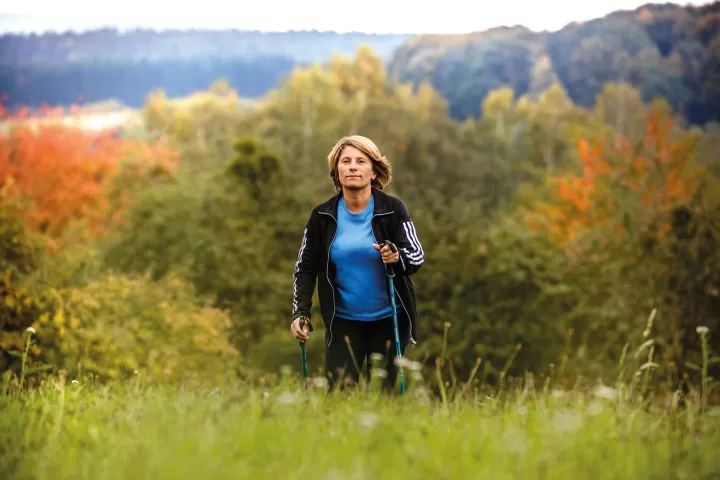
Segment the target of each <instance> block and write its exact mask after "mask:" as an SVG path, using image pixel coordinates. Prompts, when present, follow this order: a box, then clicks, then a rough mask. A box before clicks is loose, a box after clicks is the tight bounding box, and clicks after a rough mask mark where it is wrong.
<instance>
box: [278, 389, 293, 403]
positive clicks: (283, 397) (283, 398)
mask: <svg viewBox="0 0 720 480" xmlns="http://www.w3.org/2000/svg"><path fill="white" fill-rule="evenodd" d="M278 402H279V403H281V404H283V405H290V404H293V403H295V395H293V394H292V392H288V391H285V392H282V393H280V395H278Z"/></svg>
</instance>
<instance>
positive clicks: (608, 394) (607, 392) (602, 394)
mask: <svg viewBox="0 0 720 480" xmlns="http://www.w3.org/2000/svg"><path fill="white" fill-rule="evenodd" d="M593 395H595V396H596V397H598V398H606V399H608V400H615V399H616V398H617V390H615V389H614V388H611V387H606V386H605V385H598V386H597V387H595V390H593Z"/></svg>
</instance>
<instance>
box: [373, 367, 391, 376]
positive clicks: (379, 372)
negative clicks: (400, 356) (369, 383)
mask: <svg viewBox="0 0 720 480" xmlns="http://www.w3.org/2000/svg"><path fill="white" fill-rule="evenodd" d="M371 374H372V378H376V377H379V378H387V376H388V373H387V370H385V369H384V368H373V369H372V371H371Z"/></svg>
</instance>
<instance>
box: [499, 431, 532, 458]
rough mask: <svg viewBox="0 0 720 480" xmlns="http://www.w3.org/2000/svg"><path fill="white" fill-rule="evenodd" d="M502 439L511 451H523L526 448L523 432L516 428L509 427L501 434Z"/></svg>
mask: <svg viewBox="0 0 720 480" xmlns="http://www.w3.org/2000/svg"><path fill="white" fill-rule="evenodd" d="M503 441H504V442H505V445H506V446H507V448H508V450H510V451H511V452H516V453H519V452H523V451H524V450H525V449H526V448H527V438H526V436H525V433H524V432H523V431H522V430H520V429H517V428H511V429H509V430H507V431H506V432H505V434H504V435H503Z"/></svg>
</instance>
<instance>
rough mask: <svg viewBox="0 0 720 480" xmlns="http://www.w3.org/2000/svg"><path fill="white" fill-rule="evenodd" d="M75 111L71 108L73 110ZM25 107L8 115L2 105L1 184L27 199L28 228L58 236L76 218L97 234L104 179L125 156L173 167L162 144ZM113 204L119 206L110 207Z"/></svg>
mask: <svg viewBox="0 0 720 480" xmlns="http://www.w3.org/2000/svg"><path fill="white" fill-rule="evenodd" d="M73 111H75V109H73ZM38 113H39V115H38V114H36V115H33V116H31V115H30V110H29V109H27V108H21V109H19V111H18V112H16V114H14V115H13V116H12V118H10V117H8V116H7V111H6V110H5V109H4V108H3V107H2V106H1V105H0V118H2V117H4V120H5V121H7V122H8V124H9V125H10V128H9V130H8V131H5V132H0V186H1V185H3V184H6V183H8V182H9V181H12V182H13V184H14V191H15V192H17V194H19V195H21V196H23V197H25V198H26V199H27V200H29V201H30V205H29V207H28V209H27V211H25V212H23V213H24V215H25V216H26V219H27V222H28V225H29V226H30V227H31V228H34V229H37V230H40V231H43V232H45V233H46V234H48V235H50V236H52V237H57V236H59V235H60V234H61V233H62V232H63V230H64V229H65V228H66V227H67V226H68V225H69V224H70V223H71V222H72V221H75V220H84V221H86V222H87V226H88V228H89V230H90V232H91V233H92V234H94V235H101V234H102V233H103V232H104V226H105V225H106V224H107V220H108V215H116V214H117V212H116V211H113V212H108V208H109V191H108V188H107V185H108V182H109V181H110V180H111V179H112V178H113V176H114V175H116V174H117V173H118V169H119V167H120V165H121V163H122V162H124V161H126V160H128V161H133V162H134V163H139V164H147V165H148V166H158V165H160V166H163V167H165V168H172V167H173V166H174V165H175V159H176V154H175V152H173V151H171V150H170V149H169V148H168V147H167V146H166V145H164V144H163V143H157V144H152V145H150V144H148V143H146V142H143V141H137V140H130V139H124V138H120V137H118V136H117V135H116V134H115V132H114V131H112V130H105V131H101V132H91V131H87V130H83V129H81V128H79V127H76V126H71V125H64V124H62V123H61V122H56V121H55V122H53V121H50V122H46V121H43V119H44V118H47V117H49V116H50V117H57V116H59V115H63V114H64V112H62V110H61V109H57V108H55V109H53V108H49V107H44V108H41V109H40V111H39V112H38ZM114 207H117V205H114Z"/></svg>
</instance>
